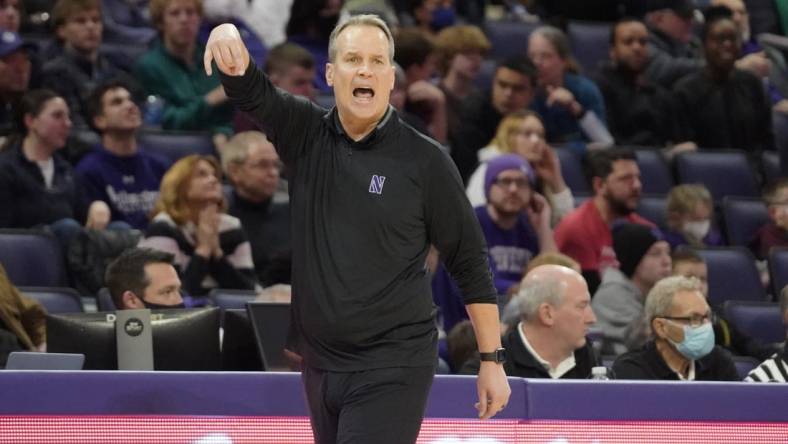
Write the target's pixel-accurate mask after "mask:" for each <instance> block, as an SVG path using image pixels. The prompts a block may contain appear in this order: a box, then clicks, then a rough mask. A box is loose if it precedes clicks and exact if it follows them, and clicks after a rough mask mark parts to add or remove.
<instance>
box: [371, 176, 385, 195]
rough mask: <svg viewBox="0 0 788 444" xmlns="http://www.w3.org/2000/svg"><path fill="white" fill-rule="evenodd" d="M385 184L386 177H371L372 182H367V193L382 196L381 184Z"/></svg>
mask: <svg viewBox="0 0 788 444" xmlns="http://www.w3.org/2000/svg"><path fill="white" fill-rule="evenodd" d="M384 183H386V176H378V175H377V174H373V175H372V180H371V181H370V182H369V192H370V193H375V194H383V184H384Z"/></svg>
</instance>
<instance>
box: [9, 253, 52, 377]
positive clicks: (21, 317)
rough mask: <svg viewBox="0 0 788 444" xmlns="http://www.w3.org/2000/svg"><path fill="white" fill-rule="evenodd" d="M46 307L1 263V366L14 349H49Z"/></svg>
mask: <svg viewBox="0 0 788 444" xmlns="http://www.w3.org/2000/svg"><path fill="white" fill-rule="evenodd" d="M46 314H47V313H46V310H45V309H44V307H43V306H42V305H41V304H40V303H39V302H37V301H35V300H33V299H30V298H28V297H27V296H25V295H24V294H22V293H20V292H19V290H18V289H17V288H16V287H15V286H14V284H13V283H12V282H11V280H10V279H9V278H8V275H7V274H6V272H5V268H3V265H2V264H0V321H2V322H0V368H2V367H5V364H6V361H7V360H8V355H9V354H10V353H11V352H14V351H46V339H47V335H46Z"/></svg>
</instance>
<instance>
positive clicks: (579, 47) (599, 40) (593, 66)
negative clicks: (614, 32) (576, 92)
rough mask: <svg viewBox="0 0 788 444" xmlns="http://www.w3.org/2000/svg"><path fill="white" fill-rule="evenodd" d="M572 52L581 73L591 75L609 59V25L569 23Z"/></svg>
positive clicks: (601, 23) (581, 22)
mask: <svg viewBox="0 0 788 444" xmlns="http://www.w3.org/2000/svg"><path fill="white" fill-rule="evenodd" d="M569 40H570V41H571V42H572V52H573V53H574V56H575V59H577V61H578V63H580V66H581V68H582V69H583V73H584V74H586V75H589V76H591V75H593V74H594V73H596V71H597V70H598V69H599V65H600V63H601V62H604V61H606V60H608V59H609V55H608V54H609V47H610V44H609V41H610V24H609V23H603V22H584V21H571V22H569Z"/></svg>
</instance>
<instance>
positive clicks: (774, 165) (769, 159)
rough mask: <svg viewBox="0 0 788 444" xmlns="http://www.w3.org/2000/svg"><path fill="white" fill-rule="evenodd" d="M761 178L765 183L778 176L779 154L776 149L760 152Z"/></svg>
mask: <svg viewBox="0 0 788 444" xmlns="http://www.w3.org/2000/svg"><path fill="white" fill-rule="evenodd" d="M761 163H762V164H763V178H764V181H765V182H766V183H769V182H772V181H774V180H777V179H779V178H780V155H779V154H777V152H776V151H764V152H763V153H762V154H761Z"/></svg>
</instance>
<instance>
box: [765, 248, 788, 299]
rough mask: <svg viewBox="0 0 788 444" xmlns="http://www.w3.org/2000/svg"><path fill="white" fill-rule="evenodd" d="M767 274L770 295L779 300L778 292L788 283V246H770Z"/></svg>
mask: <svg viewBox="0 0 788 444" xmlns="http://www.w3.org/2000/svg"><path fill="white" fill-rule="evenodd" d="M769 276H770V281H771V284H772V295H774V298H775V300H778V301H779V300H780V299H779V298H780V292H781V291H782V289H783V288H785V286H786V285H788V248H772V250H771V251H770V252H769Z"/></svg>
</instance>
